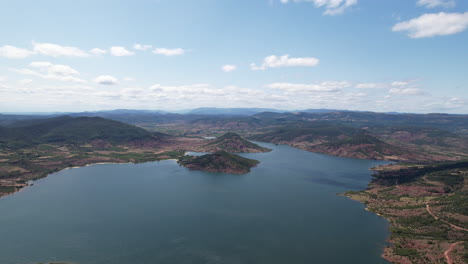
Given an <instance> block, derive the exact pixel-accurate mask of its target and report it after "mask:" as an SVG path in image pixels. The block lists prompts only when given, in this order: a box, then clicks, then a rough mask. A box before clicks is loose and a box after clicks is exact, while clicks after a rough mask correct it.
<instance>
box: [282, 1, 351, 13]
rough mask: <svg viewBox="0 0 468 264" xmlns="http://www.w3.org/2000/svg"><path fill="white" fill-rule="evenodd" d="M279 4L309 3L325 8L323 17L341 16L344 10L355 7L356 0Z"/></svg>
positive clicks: (284, 2)
mask: <svg viewBox="0 0 468 264" xmlns="http://www.w3.org/2000/svg"><path fill="white" fill-rule="evenodd" d="M280 2H281V3H283V4H287V3H289V2H296V3H299V2H310V3H313V4H314V5H315V6H316V7H323V8H325V12H324V13H323V14H324V15H331V16H333V15H339V14H343V13H344V11H346V9H348V8H349V7H351V6H353V5H356V4H357V3H358V1H357V0H280Z"/></svg>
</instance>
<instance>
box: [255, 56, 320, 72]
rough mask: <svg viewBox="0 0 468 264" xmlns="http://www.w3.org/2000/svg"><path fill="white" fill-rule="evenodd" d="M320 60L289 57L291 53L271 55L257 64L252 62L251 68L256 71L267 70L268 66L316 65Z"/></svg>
mask: <svg viewBox="0 0 468 264" xmlns="http://www.w3.org/2000/svg"><path fill="white" fill-rule="evenodd" d="M319 62H320V60H319V59H317V58H314V57H302V58H289V55H283V56H276V55H271V56H268V57H265V58H264V59H263V63H262V65H260V66H257V65H256V64H255V63H252V64H250V68H251V69H252V70H254V71H257V70H265V69H267V68H279V67H297V66H302V67H315V66H317V65H318V64H319Z"/></svg>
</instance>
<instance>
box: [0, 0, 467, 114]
mask: <svg viewBox="0 0 468 264" xmlns="http://www.w3.org/2000/svg"><path fill="white" fill-rule="evenodd" d="M0 23H2V25H4V26H2V27H1V28H0V112H52V111H57V112H72V111H73V112H74V111H93V110H106V109H124V108H125V109H154V110H156V109H157V110H169V111H173V110H180V109H193V108H198V107H259V108H276V109H285V110H297V109H319V108H327V109H346V110H361V111H376V112H391V111H395V112H412V113H430V112H444V113H457V114H467V113H468V105H467V102H468V93H467V92H466V89H467V85H468V75H467V74H466V70H467V69H468V52H467V51H468V48H467V45H466V44H467V43H468V30H467V28H468V2H467V1H462V0H382V1H370V0H339V1H336V0H320V1H319V0H257V1H247V0H243V1H233V0H231V1H215V0H199V1H187V0H141V1H111V0H103V1H89V0H84V1H58V0H46V1H34V2H31V1H25V0H17V1H3V5H2V8H1V9H0Z"/></svg>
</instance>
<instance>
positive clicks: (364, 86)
mask: <svg viewBox="0 0 468 264" xmlns="http://www.w3.org/2000/svg"><path fill="white" fill-rule="evenodd" d="M388 86H389V85H388V84H386V83H358V84H356V86H355V88H358V89H385V88H388Z"/></svg>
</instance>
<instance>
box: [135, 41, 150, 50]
mask: <svg viewBox="0 0 468 264" xmlns="http://www.w3.org/2000/svg"><path fill="white" fill-rule="evenodd" d="M152 47H153V46H151V45H144V44H138V43H137V44H135V45H133V49H136V50H149V49H151V48H152Z"/></svg>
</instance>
